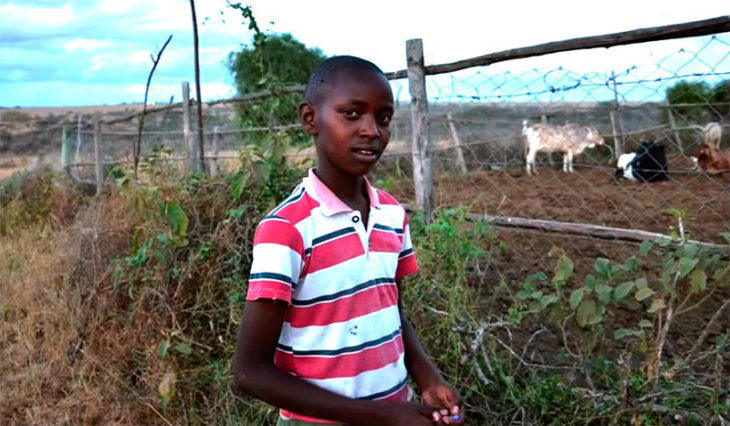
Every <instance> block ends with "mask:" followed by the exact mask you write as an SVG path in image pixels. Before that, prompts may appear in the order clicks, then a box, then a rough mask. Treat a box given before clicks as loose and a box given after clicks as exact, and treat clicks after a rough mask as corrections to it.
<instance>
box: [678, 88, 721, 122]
mask: <svg viewBox="0 0 730 426" xmlns="http://www.w3.org/2000/svg"><path fill="white" fill-rule="evenodd" d="M712 93H713V90H712V88H710V85H709V84H707V83H706V82H704V81H697V82H693V81H684V80H683V81H680V82H678V83H677V84H675V85H674V86H672V87H670V88H669V89H667V102H669V104H670V105H671V106H672V109H673V110H674V112H676V113H677V115H679V117H680V119H681V120H682V121H683V122H684V123H685V124H687V123H706V122H707V121H710V120H711V117H712V114H711V106H710V102H711V100H712V97H713V96H712Z"/></svg>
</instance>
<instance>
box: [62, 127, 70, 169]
mask: <svg viewBox="0 0 730 426" xmlns="http://www.w3.org/2000/svg"><path fill="white" fill-rule="evenodd" d="M72 157H73V151H72V150H71V138H70V136H69V134H68V129H67V128H66V126H63V127H62V128H61V169H62V170H63V171H64V172H66V173H68V172H70V169H71V159H72Z"/></svg>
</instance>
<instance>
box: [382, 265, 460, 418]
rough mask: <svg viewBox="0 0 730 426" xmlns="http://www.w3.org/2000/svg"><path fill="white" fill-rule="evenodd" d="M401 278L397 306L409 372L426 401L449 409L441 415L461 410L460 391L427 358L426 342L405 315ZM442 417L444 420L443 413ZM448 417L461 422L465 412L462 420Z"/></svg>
mask: <svg viewBox="0 0 730 426" xmlns="http://www.w3.org/2000/svg"><path fill="white" fill-rule="evenodd" d="M401 282H402V280H400V279H399V280H396V284H397V286H398V310H399V311H400V318H401V324H402V327H403V346H404V349H405V363H406V368H407V369H408V373H409V374H410V375H411V377H413V380H415V381H416V384H417V385H418V388H419V389H420V390H421V396H422V398H423V401H424V402H425V403H426V404H428V405H432V406H435V407H439V408H443V409H446V410H448V411H447V412H444V411H443V410H441V411H440V414H442V415H456V414H459V405H460V404H461V401H460V399H459V394H458V393H457V392H456V390H454V388H452V387H451V386H449V384H448V383H446V381H445V380H444V378H443V376H442V375H441V372H440V371H439V370H438V368H436V366H435V365H433V363H432V362H431V360H430V359H429V358H428V356H427V355H426V351H424V350H423V346H421V342H420V341H419V340H418V336H417V335H416V331H415V330H414V329H413V326H412V325H411V323H410V322H409V321H408V318H406V316H405V313H404V311H403V302H402V300H403V298H402V294H403V291H402V285H401ZM439 419H440V420H441V418H440V416H439ZM449 420H450V419H448V420H447V417H444V418H443V420H442V421H444V422H446V423H461V422H463V415H462V416H461V419H460V420H454V421H449Z"/></svg>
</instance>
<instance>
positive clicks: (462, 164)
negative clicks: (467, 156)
mask: <svg viewBox="0 0 730 426" xmlns="http://www.w3.org/2000/svg"><path fill="white" fill-rule="evenodd" d="M446 120H447V121H448V122H449V130H450V131H451V139H453V141H454V147H455V148H456V163H457V164H458V166H459V170H461V173H463V174H467V173H468V172H469V171H468V170H467V168H466V160H464V147H462V146H461V138H459V132H458V131H457V130H456V123H455V122H454V116H453V114H451V111H449V112H448V114H447V115H446Z"/></svg>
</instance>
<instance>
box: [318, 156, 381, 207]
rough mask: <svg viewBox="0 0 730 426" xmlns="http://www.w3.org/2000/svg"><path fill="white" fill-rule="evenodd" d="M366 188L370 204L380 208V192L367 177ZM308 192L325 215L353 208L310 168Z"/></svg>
mask: <svg viewBox="0 0 730 426" xmlns="http://www.w3.org/2000/svg"><path fill="white" fill-rule="evenodd" d="M363 178H364V179H365V188H366V189H367V192H368V198H369V199H370V206H371V207H374V208H376V209H379V208H380V200H379V199H378V193H377V192H376V190H375V188H373V186H372V185H370V181H368V179H367V178H366V177H364V176H363ZM304 185H305V188H306V189H307V192H309V193H310V194H312V196H313V197H314V198H315V199H316V200H317V201H319V203H320V208H321V209H322V213H324V214H325V216H331V215H333V214H337V213H344V212H351V211H352V208H350V206H348V205H347V204H345V203H344V202H343V201H342V200H340V199H339V198H338V197H337V195H335V193H334V192H332V190H331V189H329V187H328V186H327V185H325V183H324V182H322V180H320V178H319V177H317V175H316V174H315V173H314V169H313V168H312V169H309V173H308V174H307V177H306V178H305V182H304Z"/></svg>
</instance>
